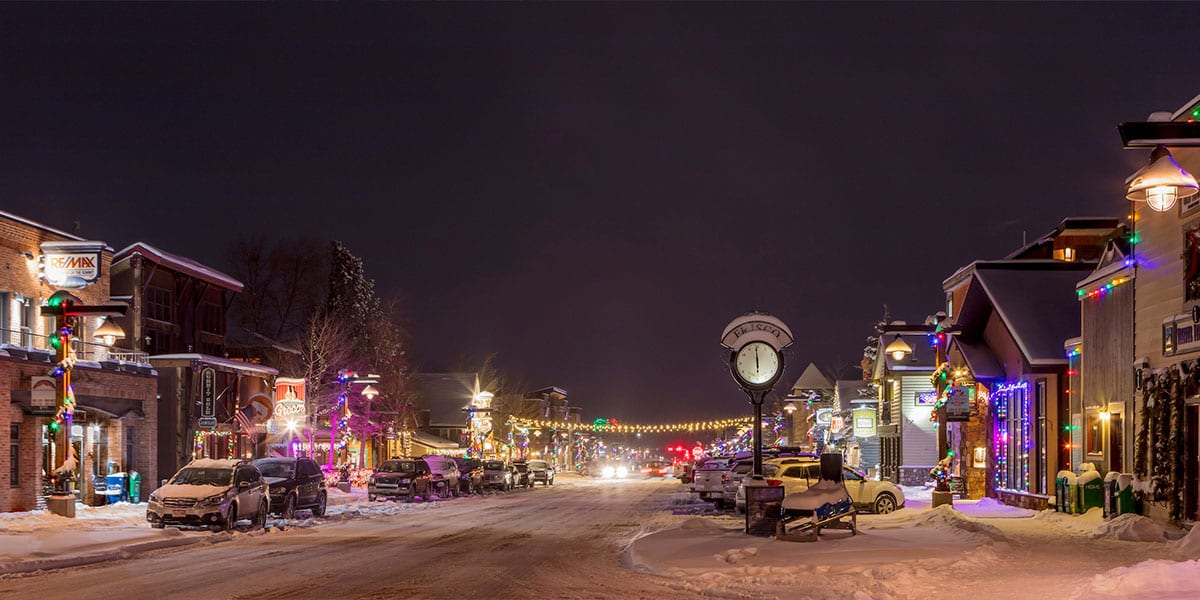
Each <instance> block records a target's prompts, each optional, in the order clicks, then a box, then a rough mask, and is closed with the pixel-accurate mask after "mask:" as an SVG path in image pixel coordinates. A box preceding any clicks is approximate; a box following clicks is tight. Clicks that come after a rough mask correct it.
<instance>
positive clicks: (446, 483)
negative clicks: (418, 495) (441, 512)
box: [421, 454, 459, 498]
mask: <svg viewBox="0 0 1200 600" xmlns="http://www.w3.org/2000/svg"><path fill="white" fill-rule="evenodd" d="M421 460H423V461H425V463H426V464H428V465H429V473H430V483H431V484H432V490H431V493H432V494H433V495H435V496H437V497H439V498H449V497H450V496H454V497H458V487H459V482H458V480H459V472H458V463H456V462H454V458H452V457H449V456H443V455H441V454H426V455H425V456H422V457H421Z"/></svg>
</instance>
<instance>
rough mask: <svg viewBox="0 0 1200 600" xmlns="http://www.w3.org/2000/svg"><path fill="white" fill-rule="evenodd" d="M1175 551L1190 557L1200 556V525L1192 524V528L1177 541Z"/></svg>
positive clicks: (1199, 575)
mask: <svg viewBox="0 0 1200 600" xmlns="http://www.w3.org/2000/svg"><path fill="white" fill-rule="evenodd" d="M1175 551H1176V552H1178V553H1179V554H1182V555H1183V556H1186V557H1189V558H1200V525H1192V530H1191V531H1189V532H1188V534H1187V535H1185V536H1183V539H1181V540H1179V541H1178V542H1175ZM1197 577H1200V574H1198V575H1197Z"/></svg>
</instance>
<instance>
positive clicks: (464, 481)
mask: <svg viewBox="0 0 1200 600" xmlns="http://www.w3.org/2000/svg"><path fill="white" fill-rule="evenodd" d="M454 462H456V463H458V493H459V494H478V493H479V492H481V491H483V461H481V460H479V459H477V458H455V459H454Z"/></svg>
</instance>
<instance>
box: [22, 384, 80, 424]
mask: <svg viewBox="0 0 1200 600" xmlns="http://www.w3.org/2000/svg"><path fill="white" fill-rule="evenodd" d="M29 379H30V382H29V405H30V408H31V412H32V413H33V414H35V415H38V416H51V415H54V414H55V413H57V412H58V382H57V381H55V380H54V378H53V377H37V376H35V377H30V378H29ZM75 412H76V413H78V412H79V411H75Z"/></svg>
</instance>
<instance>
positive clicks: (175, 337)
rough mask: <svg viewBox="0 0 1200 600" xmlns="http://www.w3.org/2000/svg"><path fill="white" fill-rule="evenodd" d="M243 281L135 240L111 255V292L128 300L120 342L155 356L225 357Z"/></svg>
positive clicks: (124, 346) (124, 345)
mask: <svg viewBox="0 0 1200 600" xmlns="http://www.w3.org/2000/svg"><path fill="white" fill-rule="evenodd" d="M242 287H243V286H242V283H241V282H240V281H238V280H236V279H234V278H232V277H230V276H228V275H226V274H224V273H221V272H220V271H218V270H216V269H214V268H212V267H209V266H206V265H203V264H200V263H199V262H196V261H194V260H192V259H190V258H186V257H183V256H179V255H176V254H172V253H170V252H166V251H164V250H161V249H159V248H156V247H154V246H151V245H150V244H147V243H145V242H137V243H135V244H132V245H130V246H128V247H126V248H123V249H121V250H120V251H118V252H116V253H115V254H114V255H113V266H112V293H113V296H114V297H119V298H125V299H127V301H128V302H129V312H128V313H126V315H125V316H124V317H122V318H117V319H114V321H115V322H116V323H117V324H118V325H120V326H121V327H122V328H123V329H124V330H125V339H124V340H121V341H120V342H119V343H118V346H121V347H123V348H128V349H130V350H134V351H141V352H147V353H149V354H151V355H154V354H176V353H188V352H199V353H201V354H208V355H210V356H224V355H225V331H226V314H227V313H228V311H229V305H230V303H231V302H232V301H233V295H234V294H236V293H238V292H240V291H242Z"/></svg>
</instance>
